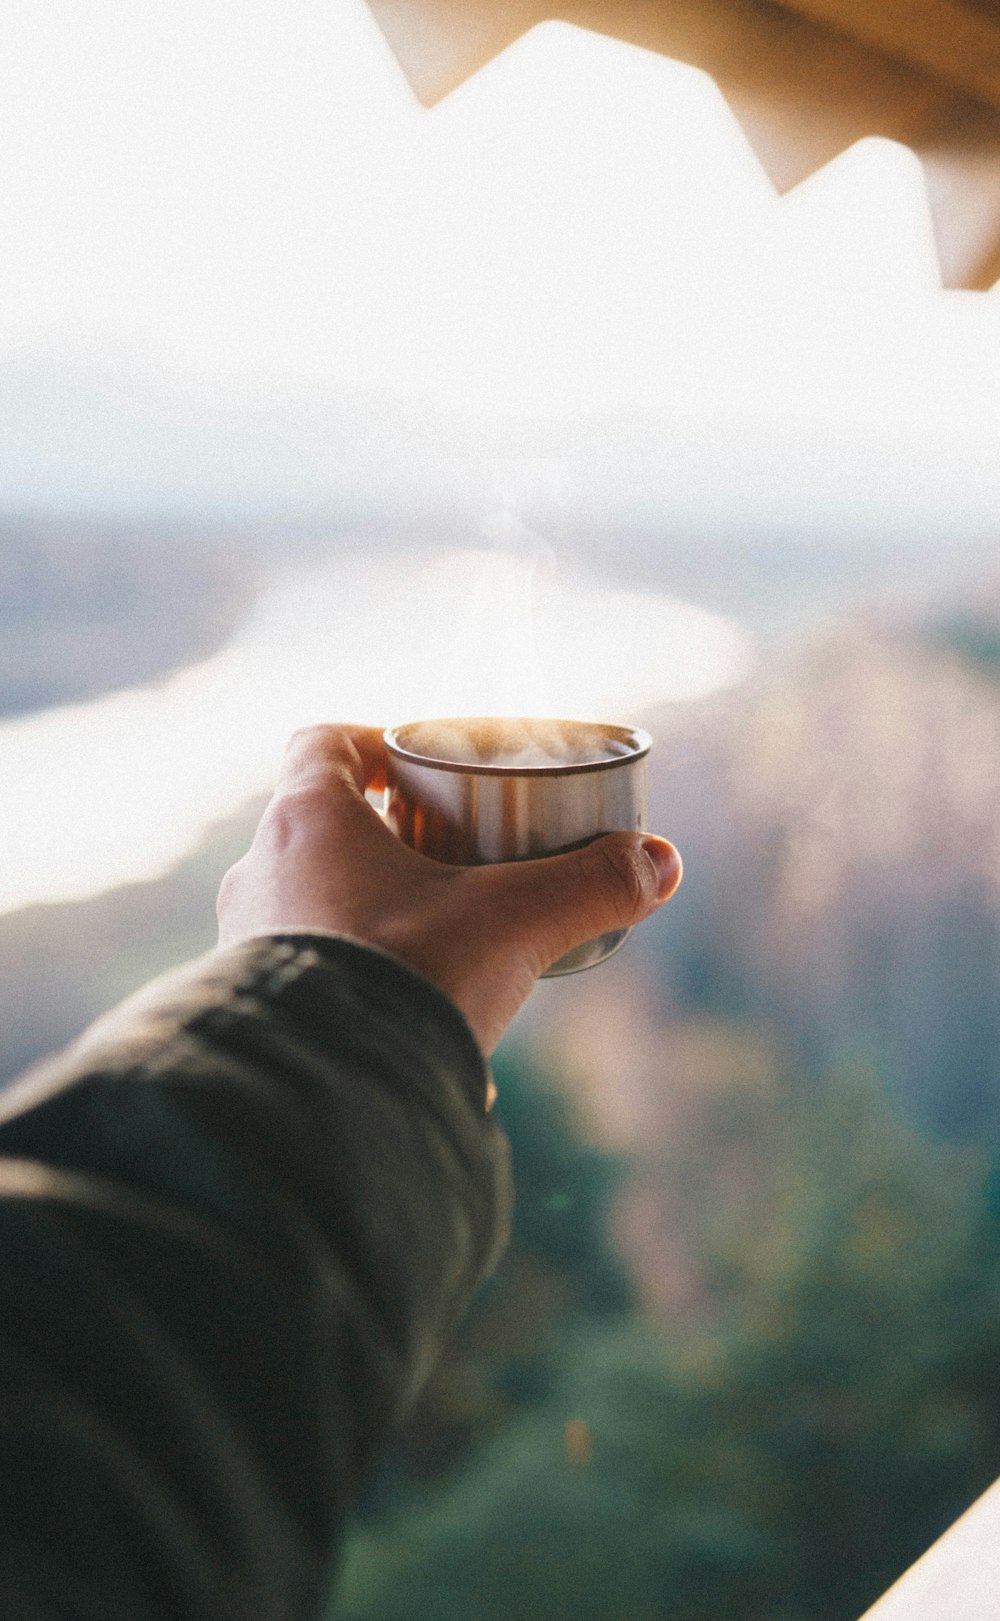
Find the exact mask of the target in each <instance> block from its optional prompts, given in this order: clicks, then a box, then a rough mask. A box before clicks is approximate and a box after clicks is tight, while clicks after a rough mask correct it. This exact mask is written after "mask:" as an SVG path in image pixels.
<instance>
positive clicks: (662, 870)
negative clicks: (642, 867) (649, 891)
mask: <svg viewBox="0 0 1000 1621" xmlns="http://www.w3.org/2000/svg"><path fill="white" fill-rule="evenodd" d="M642 848H643V849H644V850H645V852H646V854H647V855H648V857H649V859H650V861H651V862H652V863H653V866H654V867H655V868H656V876H657V893H658V894H659V897H660V899H661V901H665V900H666V899H667V897H668V896H669V895H672V894H673V892H674V890H675V889H676V888H677V885H678V884H679V883H680V881H681V873H682V871H683V868H682V866H681V858H680V856H679V855H678V853H677V851H676V850H675V849H674V847H673V845H672V844H669V843H668V842H667V840H666V839H643V841H642Z"/></svg>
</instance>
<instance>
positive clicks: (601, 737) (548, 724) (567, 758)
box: [397, 718, 634, 771]
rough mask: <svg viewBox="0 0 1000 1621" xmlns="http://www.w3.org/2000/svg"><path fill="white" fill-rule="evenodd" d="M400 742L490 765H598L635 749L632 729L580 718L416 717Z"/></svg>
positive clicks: (429, 754)
mask: <svg viewBox="0 0 1000 1621" xmlns="http://www.w3.org/2000/svg"><path fill="white" fill-rule="evenodd" d="M397 739H398V742H399V744H400V745H401V747H403V748H404V749H406V750H407V752H408V753H412V754H419V755H422V756H423V757H424V758H425V759H430V760H444V761H448V762H449V763H451V764H454V765H469V766H477V765H484V766H492V767H493V768H494V769H500V770H506V771H545V770H548V771H551V770H553V769H555V768H558V767H567V766H581V765H599V764H601V763H602V762H604V761H611V760H621V759H625V758H627V757H628V756H629V755H630V754H632V753H634V746H633V745H632V744H631V742H630V741H629V736H628V733H627V732H626V731H625V730H624V728H623V729H622V735H621V737H616V736H615V735H614V732H613V730H612V729H611V728H608V727H595V726H588V725H586V724H585V723H583V722H580V721H558V720H507V719H503V720H501V719H493V718H483V719H476V720H439V721H418V722H416V723H415V724H413V725H411V726H407V727H404V728H402V729H401V731H400V732H399V733H398V734H397Z"/></svg>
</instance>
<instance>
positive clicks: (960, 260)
mask: <svg viewBox="0 0 1000 1621" xmlns="http://www.w3.org/2000/svg"><path fill="white" fill-rule="evenodd" d="M921 3H922V0H921ZM368 4H369V8H370V10H371V12H372V15H373V17H374V19H375V22H376V24H377V25H378V27H379V30H380V32H381V33H382V34H383V36H384V37H385V39H386V42H387V44H388V46H389V48H390V50H391V51H392V54H393V56H394V57H395V58H396V60H397V62H398V63H399V67H400V71H401V72H402V74H403V75H404V77H405V78H406V79H407V81H408V82H409V84H410V86H411V88H412V89H413V91H414V94H415V96H416V97H417V100H418V102H419V103H420V105H422V106H423V107H425V108H427V110H428V111H431V110H433V108H435V107H436V106H439V105H440V104H441V103H442V102H443V101H445V100H446V99H447V97H448V96H449V95H451V94H452V93H453V92H454V91H455V90H457V89H459V88H460V87H461V86H462V85H463V84H465V83H467V82H468V81H469V80H470V79H472V78H474V77H475V76H476V75H477V74H478V73H479V72H481V71H482V70H483V69H485V68H486V67H488V66H489V65H490V64H491V63H495V62H496V61H497V59H498V58H499V57H501V56H503V55H504V53H505V52H506V51H507V50H508V49H509V48H510V47H511V46H512V45H514V44H516V42H517V41H518V40H519V39H520V38H522V37H523V36H524V35H525V34H527V33H530V32H531V31H533V29H534V28H536V27H538V26H540V25H541V24H543V23H546V22H562V23H567V24H569V25H571V26H573V27H577V28H581V29H584V30H586V31H588V32H591V33H596V34H599V35H601V36H603V37H604V38H607V39H611V40H616V41H619V42H621V43H624V44H631V45H638V46H639V47H640V48H642V49H647V50H649V51H651V52H652V54H654V55H659V56H664V57H669V58H672V59H673V60H675V61H680V62H684V63H685V64H686V65H688V66H690V67H692V68H694V69H695V70H697V71H700V72H702V73H705V74H706V76H707V77H708V78H710V79H711V80H712V82H713V83H714V84H715V85H716V87H717V89H718V91H719V93H720V95H721V96H722V97H723V98H724V100H725V102H726V105H727V106H728V108H729V110H730V112H731V114H732V116H733V118H734V119H735V120H736V122H737V124H738V125H739V127H740V129H741V131H742V132H743V136H744V139H745V140H746V141H747V143H748V145H749V146H750V149H751V151H752V152H753V153H754V156H755V158H756V160H757V162H758V163H759V164H760V165H761V168H762V170H763V172H764V173H765V174H766V175H767V177H768V179H769V181H770V182H771V184H772V185H773V186H774V188H775V190H776V192H777V193H778V195H779V196H782V195H786V194H787V193H788V192H789V191H792V190H794V188H795V186H797V185H799V184H801V183H802V182H803V181H804V180H806V179H807V178H808V177H809V176H811V175H812V174H817V173H820V172H821V171H822V170H823V169H824V168H826V167H827V165H828V164H830V163H832V162H835V161H836V160H837V158H838V157H840V156H841V155H842V154H843V153H844V152H846V151H849V150H850V148H851V147H852V146H854V145H856V144H857V142H858V141H859V140H864V139H866V138H871V137H875V138H881V139H888V140H893V141H896V142H897V143H898V144H900V145H902V146H905V147H906V148H907V149H908V150H909V151H911V152H913V153H914V154H915V155H916V157H917V158H918V159H920V160H921V161H922V166H923V168H924V174H925V186H926V187H927V198H928V207H929V210H930V215H931V220H932V224H933V230H934V240H935V245H936V249H937V259H938V264H939V266H940V270H941V285H942V287H943V288H944V289H946V290H947V289H952V288H954V289H956V290H957V289H968V290H972V291H988V290H989V289H990V288H991V287H992V286H993V285H994V283H995V282H996V281H997V280H998V279H1000V188H997V192H998V203H997V207H996V224H995V228H994V229H992V230H991V229H990V227H989V225H988V224H987V225H986V226H985V227H984V225H983V223H982V218H981V217H980V220H979V222H978V224H976V223H975V222H970V224H969V226H968V227H967V228H966V230H965V231H964V232H963V231H961V230H958V229H956V226H955V222H956V209H955V208H954V206H951V205H950V204H949V200H948V198H947V196H946V195H943V194H942V187H941V184H940V182H938V184H936V185H934V186H931V185H928V184H927V180H928V162H929V161H931V162H932V161H933V160H934V158H935V156H936V155H937V153H936V150H935V149H936V148H938V147H939V146H940V138H943V140H944V143H945V145H947V146H949V147H950V146H952V144H953V138H954V136H955V133H956V131H959V132H960V131H962V130H968V129H969V128H972V129H973V130H977V129H981V131H982V136H981V144H982V146H983V147H984V148H985V149H986V150H988V151H993V150H994V149H995V150H996V154H997V163H998V166H1000V111H998V110H997V109H996V108H994V107H993V106H992V105H987V104H985V103H983V102H982V101H976V100H974V99H972V98H969V97H968V96H964V97H963V96H962V95H961V94H959V93H956V91H955V90H954V88H953V86H952V85H951V84H945V83H942V82H935V81H933V80H932V78H931V77H930V76H929V75H928V73H927V72H926V70H925V69H923V68H921V67H920V66H914V65H913V64H912V63H910V62H904V61H901V60H900V59H899V58H898V57H896V56H893V55H890V54H888V53H887V52H886V51H885V50H883V49H881V48H878V49H877V48H874V47H866V46H862V45H861V44H860V43H859V42H858V41H857V40H856V39H855V38H852V37H851V36H849V35H846V34H844V33H842V32H839V31H837V30H835V29H833V28H832V27H831V26H830V25H829V24H828V23H825V22H820V21H817V20H814V19H813V18H811V17H807V16H804V15H800V14H798V13H797V12H796V10H795V4H796V0H791V3H785V4H782V5H778V4H775V3H772V0H736V4H735V5H733V6H732V11H730V5H731V4H732V0H725V3H724V4H723V0H714V3H713V0H709V3H708V4H706V5H705V6H704V8H702V6H700V5H699V6H698V8H697V10H695V9H694V8H693V6H691V5H688V6H687V7H686V9H685V8H684V7H681V8H679V9H678V11H676V12H669V13H666V12H664V11H662V10H661V9H660V6H659V5H657V4H656V3H655V0H638V3H637V4H636V5H635V6H634V7H632V8H629V7H628V5H625V6H622V7H621V9H620V10H619V11H618V13H617V16H616V18H615V19H614V22H615V24H616V26H615V29H614V31H609V29H610V27H611V24H609V22H608V20H607V19H606V17H605V15H604V0H563V4H562V6H561V7H560V9H559V12H558V14H557V15H553V13H552V11H551V10H547V9H546V8H545V6H544V5H536V0H521V3H519V4H518V5H516V6H506V7H502V8H500V10H499V12H498V10H497V9H495V8H494V6H493V5H492V4H491V3H490V0H484V3H483V5H482V10H481V12H480V13H479V16H481V17H482V18H483V19H484V26H483V27H480V26H478V17H477V0H465V3H464V4H463V5H462V6H461V8H460V10H458V11H457V13H456V10H455V9H454V8H455V7H456V0H368ZM556 4H557V6H558V4H559V0H556ZM730 17H732V19H733V22H732V26H730V23H729V19H730ZM678 18H679V19H680V21H679V22H678V21H677V19H678ZM692 19H693V20H694V21H692ZM758 20H759V23H760V26H759V28H758ZM664 21H666V24H667V26H666V28H664V26H663V24H664ZM417 23H419V27H417V29H416V33H415V34H414V33H413V32H409V33H408V26H409V28H411V29H412V28H413V27H414V26H415V25H416V24H417ZM602 25H603V26H602ZM788 28H790V29H791V30H792V34H791V37H790V38H788V37H786V35H785V33H784V30H785V29H788ZM800 31H801V32H800ZM997 36H998V38H1000V29H998V30H997ZM741 41H742V42H743V43H748V44H749V45H751V46H753V47H754V48H755V49H754V50H753V51H751V50H749V49H748V50H745V51H744V50H742V49H740V48H739V46H740V44H741ZM734 44H735V47H736V48H734ZM814 47H815V52H814ZM831 51H832V53H833V54H832V56H831V55H830V52H831ZM420 53H423V54H422V58H421V61H420V62H416V61H415V57H416V56H417V55H419V54H420ZM796 53H801V54H802V56H803V57H804V58H805V59H806V60H807V61H810V62H811V61H812V60H814V59H815V60H817V61H818V62H819V63H820V66H821V70H822V71H821V72H820V73H819V75H817V71H816V69H815V67H813V68H812V69H811V71H810V72H809V73H807V74H806V75H805V76H804V77H803V78H802V80H801V81H800V80H797V79H796V78H795V77H794V75H793V73H792V72H791V71H790V64H792V63H794V60H795V58H796ZM866 58H868V59H870V65H869V73H868V75H867V77H864V76H863V74H862V72H861V68H862V67H863V66H865V65H868V64H866V62H865V59H866ZM428 62H429V63H430V70H429V71H431V72H432V73H434V74H436V78H435V85H436V91H435V93H434V94H433V95H432V96H428V95H426V94H424V95H422V94H421V93H420V88H419V86H420V82H421V79H420V71H421V68H423V69H426V68H427V64H428ZM765 64H766V65H767V67H768V70H769V71H764V65H765ZM442 69H444V71H442ZM828 70H829V71H830V72H831V73H832V78H833V82H836V80H837V79H838V78H840V79H841V80H843V81H844V82H845V83H847V84H850V83H852V82H853V83H857V84H858V85H859V87H860V90H859V95H858V96H857V97H856V104H854V105H851V104H850V103H849V102H848V101H847V99H846V98H845V101H844V104H843V105H842V103H841V101H840V99H839V98H838V97H836V96H834V97H831V98H830V99H829V100H828V101H827V103H826V104H825V105H823V104H822V103H821V102H820V103H819V104H817V102H816V101H812V102H811V101H810V99H809V98H810V92H811V91H812V92H815V89H816V87H817V85H819V86H820V88H822V87H823V75H824V74H826V73H827V72H828ZM852 75H853V78H852ZM426 83H427V79H426V74H425V79H424V88H425V89H426ZM790 87H792V88H791V89H790ZM803 108H807V109H808V110H807V111H806V112H805V114H803ZM796 152H797V153H798V157H797V158H796V159H795V162H794V163H793V162H791V161H790V160H789V154H791V155H792V156H793V157H794V155H795V153H796ZM951 161H952V162H954V163H957V164H959V165H960V164H961V162H962V161H963V154H962V153H961V151H958V152H956V155H955V157H954V158H953V159H952V160H951ZM792 171H794V175H793V178H791V179H789V178H788V175H789V173H791V172H792ZM945 189H946V188H945ZM960 213H961V211H960V210H959V211H958V214H959V217H960Z"/></svg>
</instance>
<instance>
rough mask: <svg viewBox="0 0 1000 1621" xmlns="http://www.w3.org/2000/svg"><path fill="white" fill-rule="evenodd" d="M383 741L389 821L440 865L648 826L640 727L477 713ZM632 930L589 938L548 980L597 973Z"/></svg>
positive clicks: (560, 847)
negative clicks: (587, 970)
mask: <svg viewBox="0 0 1000 1621" xmlns="http://www.w3.org/2000/svg"><path fill="white" fill-rule="evenodd" d="M385 735H386V746H387V749H388V773H387V794H386V817H387V820H388V822H389V825H390V826H391V827H392V828H393V829H394V830H395V832H396V833H397V834H398V836H399V837H400V838H401V839H402V840H403V841H404V843H406V844H409V845H412V846H413V848H414V849H416V850H419V851H421V852H422V854H424V855H427V856H431V857H433V858H434V859H435V860H437V861H446V862H449V863H452V864H455V865H478V864H480V863H483V862H493V861H524V860H530V859H531V858H532V857H536V856H545V855H555V854H558V853H559V852H560V851H564V850H570V849H573V848H574V847H577V846H579V845H581V844H586V843H587V842H588V841H589V840H590V839H593V838H596V837H598V836H599V835H600V834H602V833H613V832H622V831H626V832H635V831H638V832H642V831H643V830H644V829H645V827H646V815H647V772H646V756H647V754H648V752H649V749H650V746H651V739H650V738H649V736H648V735H647V734H646V733H645V732H642V731H638V730H636V729H635V728H634V727H628V726H616V725H606V724H603V723H601V722H584V721H563V720H555V719H552V720H549V719H543V720H539V719H520V718H507V717H504V718H497V717H492V716H477V717H460V718H448V719H443V720H428V721H414V722H411V723H410V724H408V725H405V726H399V727H395V728H393V729H391V730H390V731H388V732H386V734H385ZM627 934H628V930H627V929H621V930H616V931H614V933H613V934H608V935H603V936H602V937H601V938H600V939H599V940H592V941H588V942H587V943H586V944H585V945H583V946H579V947H577V949H576V950H575V951H572V952H570V953H569V954H568V956H566V957H564V958H562V959H561V960H560V961H559V962H558V963H556V964H555V965H554V966H553V967H552V968H551V969H549V974H550V975H556V974H567V973H573V972H575V971H576V970H578V969H580V968H590V967H593V966H595V965H596V964H597V963H598V962H602V961H603V960H604V958H605V957H608V956H610V955H611V952H612V951H615V950H617V949H618V947H619V946H620V945H621V944H622V942H623V941H624V939H625V937H626V935H627Z"/></svg>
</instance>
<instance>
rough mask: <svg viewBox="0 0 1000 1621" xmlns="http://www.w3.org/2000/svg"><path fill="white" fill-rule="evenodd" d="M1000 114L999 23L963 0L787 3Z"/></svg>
mask: <svg viewBox="0 0 1000 1621" xmlns="http://www.w3.org/2000/svg"><path fill="white" fill-rule="evenodd" d="M784 3H785V4H786V5H789V6H790V7H791V8H792V9H793V10H795V11H798V12H800V13H801V14H802V15H803V16H805V17H809V18H811V19H812V21H814V22H818V23H825V24H826V25H827V26H828V27H832V28H837V29H840V30H842V31H843V32H844V33H845V34H849V35H850V36H851V37H852V38H853V39H857V40H861V41H862V42H863V43H864V44H866V45H870V46H873V47H874V48H875V49H876V50H879V51H884V52H885V53H886V54H887V55H889V56H895V57H898V58H899V59H900V61H903V62H910V63H912V64H913V66H915V67H919V68H922V69H923V70H924V71H925V72H926V73H929V74H930V75H931V76H932V77H933V78H936V79H943V80H944V81H945V82H946V83H951V84H953V85H955V86H956V88H957V89H959V90H962V91H964V93H965V94H966V95H967V96H974V97H976V98H977V99H978V100H980V101H984V102H986V104H987V105H988V106H991V107H994V108H995V109H997V110H998V111H1000V25H998V23H997V21H996V19H995V18H991V17H989V16H986V15H984V14H983V13H982V12H981V11H977V10H975V9H973V8H972V7H970V6H969V5H966V4H962V3H961V0H784Z"/></svg>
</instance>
